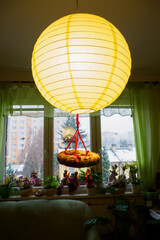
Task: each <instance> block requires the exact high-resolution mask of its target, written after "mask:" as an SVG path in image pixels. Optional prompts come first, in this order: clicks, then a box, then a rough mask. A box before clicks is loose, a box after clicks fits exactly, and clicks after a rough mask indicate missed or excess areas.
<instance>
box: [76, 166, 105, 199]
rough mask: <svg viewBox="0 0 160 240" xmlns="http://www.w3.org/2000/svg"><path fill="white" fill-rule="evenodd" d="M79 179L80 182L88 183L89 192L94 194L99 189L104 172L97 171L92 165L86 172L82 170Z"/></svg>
mask: <svg viewBox="0 0 160 240" xmlns="http://www.w3.org/2000/svg"><path fill="white" fill-rule="evenodd" d="M79 180H80V184H83V185H86V187H87V191H88V194H89V195H90V194H91V195H93V194H95V193H96V191H97V190H99V185H100V184H101V183H102V174H101V173H96V172H95V171H94V169H93V167H90V168H88V169H87V171H86V172H85V171H83V170H80V175H79Z"/></svg>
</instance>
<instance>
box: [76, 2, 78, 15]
mask: <svg viewBox="0 0 160 240" xmlns="http://www.w3.org/2000/svg"><path fill="white" fill-rule="evenodd" d="M76 13H78V0H76Z"/></svg>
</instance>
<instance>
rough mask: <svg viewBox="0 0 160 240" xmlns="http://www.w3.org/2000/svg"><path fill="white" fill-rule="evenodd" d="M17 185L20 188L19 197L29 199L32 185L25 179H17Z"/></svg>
mask: <svg viewBox="0 0 160 240" xmlns="http://www.w3.org/2000/svg"><path fill="white" fill-rule="evenodd" d="M17 185H18V186H19V188H20V194H21V197H29V196H30V195H31V194H32V183H31V181H30V180H29V179H28V178H27V177H25V178H23V177H22V176H21V177H19V180H18V181H17Z"/></svg>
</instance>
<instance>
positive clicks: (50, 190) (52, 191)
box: [44, 188, 57, 196]
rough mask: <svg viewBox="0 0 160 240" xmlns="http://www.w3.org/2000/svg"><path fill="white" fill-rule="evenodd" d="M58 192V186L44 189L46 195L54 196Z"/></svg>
mask: <svg viewBox="0 0 160 240" xmlns="http://www.w3.org/2000/svg"><path fill="white" fill-rule="evenodd" d="M56 193H57V188H48V189H44V194H45V195H46V196H53V195H55V194H56Z"/></svg>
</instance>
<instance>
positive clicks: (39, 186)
mask: <svg viewBox="0 0 160 240" xmlns="http://www.w3.org/2000/svg"><path fill="white" fill-rule="evenodd" d="M31 182H32V193H36V192H38V191H39V190H43V181H42V179H40V178H39V177H38V176H37V173H36V172H35V171H33V172H31Z"/></svg>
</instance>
